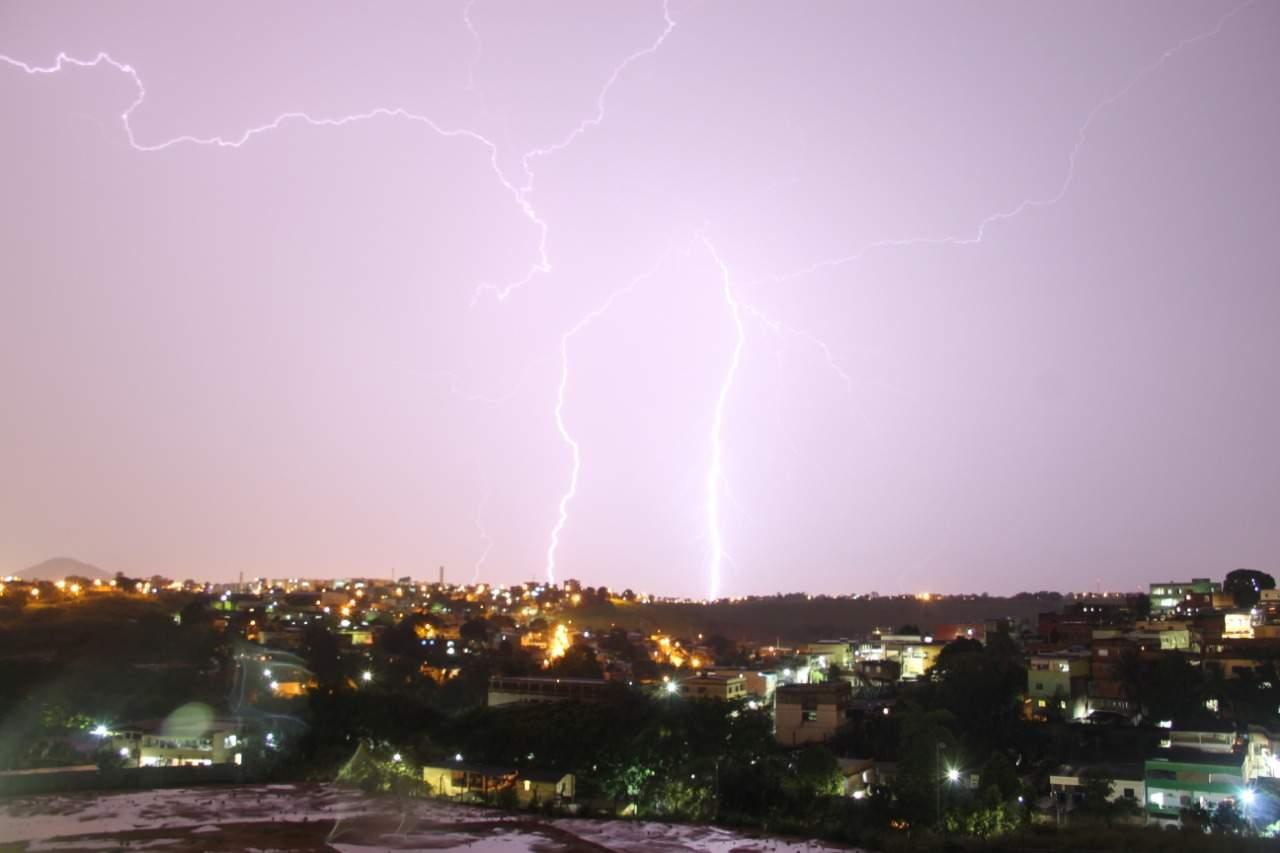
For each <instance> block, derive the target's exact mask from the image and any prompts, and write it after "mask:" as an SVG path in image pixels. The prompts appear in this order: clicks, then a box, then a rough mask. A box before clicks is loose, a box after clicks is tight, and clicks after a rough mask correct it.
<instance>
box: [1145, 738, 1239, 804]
mask: <svg viewBox="0 0 1280 853" xmlns="http://www.w3.org/2000/svg"><path fill="white" fill-rule="evenodd" d="M1244 759H1245V756H1244V752H1243V751H1239V752H1225V753H1224V752H1201V751H1200V750H1198V749H1189V748H1186V747H1181V748H1176V749H1168V750H1162V751H1161V752H1160V753H1158V754H1157V755H1156V756H1154V757H1152V758H1148V759H1147V761H1146V766H1145V779H1144V782H1145V784H1146V790H1147V815H1148V816H1149V817H1150V818H1152V819H1154V820H1159V821H1178V820H1179V819H1180V815H1181V812H1182V810H1183V809H1189V808H1194V807H1196V806H1199V807H1201V808H1203V809H1205V810H1206V811H1208V812H1210V813H1212V812H1213V811H1214V810H1215V809H1216V808H1217V807H1218V804H1219V803H1221V802H1223V801H1225V800H1230V801H1232V802H1235V801H1236V800H1237V798H1238V797H1239V796H1240V791H1241V790H1242V789H1243V787H1244V783H1245V770H1244Z"/></svg>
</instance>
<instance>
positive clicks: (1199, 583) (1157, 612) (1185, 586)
mask: <svg viewBox="0 0 1280 853" xmlns="http://www.w3.org/2000/svg"><path fill="white" fill-rule="evenodd" d="M1215 594H1218V595H1221V594H1222V584H1220V583H1218V582H1217V581H1211V580H1209V579H1208V578H1192V579H1191V580H1189V581H1168V582H1167V583H1153V584H1151V615H1152V616H1165V615H1169V614H1173V613H1179V612H1194V611H1195V610H1199V609H1212V608H1213V596H1214V595H1215Z"/></svg>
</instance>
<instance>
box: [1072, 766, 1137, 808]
mask: <svg viewBox="0 0 1280 853" xmlns="http://www.w3.org/2000/svg"><path fill="white" fill-rule="evenodd" d="M1090 773H1099V774H1101V775H1103V776H1105V777H1106V778H1108V779H1110V780H1111V792H1110V793H1109V794H1107V799H1108V800H1109V801H1111V802H1116V801H1117V800H1124V801H1126V802H1132V803H1133V804H1134V806H1135V807H1138V808H1140V807H1141V806H1142V804H1143V803H1144V802H1146V799H1147V797H1146V776H1145V772H1144V768H1143V766H1142V765H1141V764H1063V765H1061V766H1059V767H1057V768H1056V769H1055V770H1054V771H1053V772H1052V773H1050V774H1049V790H1050V792H1051V793H1053V794H1054V797H1055V799H1056V800H1057V801H1058V803H1060V804H1065V805H1066V806H1067V808H1071V807H1072V806H1073V805H1079V804H1080V803H1081V802H1083V800H1084V794H1085V783H1086V781H1087V779H1088V776H1089V774H1090Z"/></svg>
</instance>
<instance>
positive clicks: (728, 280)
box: [702, 236, 747, 599]
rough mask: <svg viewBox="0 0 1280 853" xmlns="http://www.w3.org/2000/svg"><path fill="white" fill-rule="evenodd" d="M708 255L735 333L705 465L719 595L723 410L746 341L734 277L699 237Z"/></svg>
mask: <svg viewBox="0 0 1280 853" xmlns="http://www.w3.org/2000/svg"><path fill="white" fill-rule="evenodd" d="M702 244H703V245H704V246H705V247H706V249H707V252H708V253H709V254H710V255H711V259H712V260H713V261H715V263H716V266H718V267H719V268H720V284H721V293H722V295H723V296H724V301H725V304H726V305H727V306H728V308H729V317H730V318H731V319H732V320H733V327H734V331H735V337H734V342H733V352H732V355H731V356H730V358H729V367H728V369H727V370H726V371H725V375H724V380H723V381H722V382H721V383H720V393H719V394H718V395H717V396H716V406H715V411H714V413H713V415H712V418H711V460H710V462H709V464H708V465H707V538H708V540H709V541H710V543H711V555H710V559H709V561H708V565H707V572H708V575H709V579H708V590H707V597H708V598H710V599H716V598H719V597H720V569H721V566H722V565H723V564H724V561H725V560H726V559H732V558H731V557H729V556H728V554H726V552H725V548H724V532H723V530H722V529H721V520H720V498H721V489H722V487H723V485H724V442H723V440H722V435H721V434H722V433H723V431H724V410H725V406H726V404H727V403H728V401H729V393H730V392H731V391H732V390H733V381H734V379H735V378H737V375H738V367H739V366H740V365H741V363H742V350H743V348H744V347H745V345H746V342H747V329H746V325H745V324H744V323H743V322H742V313H743V312H742V305H741V303H739V302H738V299H737V297H736V296H735V295H734V292H733V278H732V277H731V276H730V274H729V268H728V267H727V266H725V263H724V261H723V260H721V258H720V253H719V252H718V251H716V247H715V246H714V245H713V244H712V242H711V240H709V239H708V238H707V237H705V236H703V237H702Z"/></svg>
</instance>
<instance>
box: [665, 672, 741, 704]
mask: <svg viewBox="0 0 1280 853" xmlns="http://www.w3.org/2000/svg"><path fill="white" fill-rule="evenodd" d="M680 695H681V696H684V697H686V698H688V699H719V700H720V701H722V702H735V701H737V700H739V699H746V698H747V679H746V678H745V677H743V676H741V675H737V674H734V675H719V674H712V673H707V672H702V673H698V674H697V675H695V676H692V677H691V678H686V679H684V680H683V681H681V682H680Z"/></svg>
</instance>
